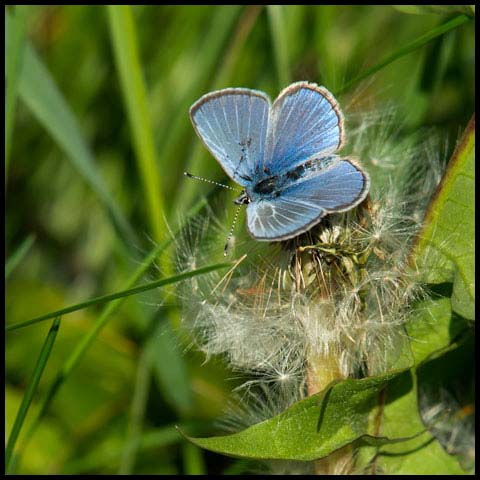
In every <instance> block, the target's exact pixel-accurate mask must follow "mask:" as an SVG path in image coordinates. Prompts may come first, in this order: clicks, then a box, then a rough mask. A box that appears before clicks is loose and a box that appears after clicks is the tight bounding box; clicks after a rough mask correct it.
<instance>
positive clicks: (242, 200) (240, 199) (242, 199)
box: [233, 190, 250, 205]
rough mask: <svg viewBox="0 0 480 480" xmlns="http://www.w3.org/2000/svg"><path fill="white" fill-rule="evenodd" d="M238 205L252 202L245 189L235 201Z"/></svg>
mask: <svg viewBox="0 0 480 480" xmlns="http://www.w3.org/2000/svg"><path fill="white" fill-rule="evenodd" d="M233 203H235V204H236V205H248V204H249V203H250V197H249V196H248V195H247V192H246V191H245V190H243V191H242V193H241V194H240V195H239V196H238V197H237V198H236V199H235V200H234V201H233Z"/></svg>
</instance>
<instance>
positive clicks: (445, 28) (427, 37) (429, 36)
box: [335, 15, 470, 95]
mask: <svg viewBox="0 0 480 480" xmlns="http://www.w3.org/2000/svg"><path fill="white" fill-rule="evenodd" d="M469 20H470V18H469V17H467V16H466V15H459V16H457V17H455V18H453V19H452V20H449V21H448V22H445V23H443V24H442V25H439V26H438V27H435V28H433V29H432V30H430V31H429V32H427V33H425V34H424V35H422V36H420V37H418V38H417V39H416V40H414V41H413V42H411V43H409V44H408V45H405V46H404V47H402V48H400V49H398V50H397V51H396V52H394V53H392V54H391V55H389V56H388V57H387V58H385V59H384V60H382V61H381V62H379V63H377V64H376V65H374V66H373V67H371V68H368V69H367V70H366V71H365V72H363V73H362V74H360V75H358V76H357V77H355V78H354V79H352V80H350V81H349V82H347V83H346V84H345V85H344V86H343V87H342V88H341V89H340V90H338V91H337V92H335V93H336V94H337V95H338V94H341V93H343V92H345V91H346V90H348V89H349V88H350V87H351V86H352V85H355V84H356V83H358V82H360V81H362V80H365V79H366V78H367V77H370V76H371V75H373V74H374V73H377V72H378V71H379V70H381V69H382V68H383V67H386V66H387V65H389V64H390V63H392V62H394V61H395V60H398V59H399V58H401V57H403V56H405V55H408V54H409V53H412V52H413V51H415V50H417V49H418V48H420V47H423V46H424V45H426V44H427V43H429V42H431V41H432V40H433V39H435V38H437V37H439V36H440V35H443V34H444V33H447V32H449V31H450V30H453V29H455V28H457V27H459V26H460V25H463V24H464V23H465V22H467V21H469Z"/></svg>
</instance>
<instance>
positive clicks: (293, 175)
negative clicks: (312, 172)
mask: <svg viewBox="0 0 480 480" xmlns="http://www.w3.org/2000/svg"><path fill="white" fill-rule="evenodd" d="M304 173H305V164H303V165H299V166H298V167H295V168H294V169H293V170H289V171H288V172H287V178H289V179H290V180H298V179H299V178H300V177H302V176H303V174H304Z"/></svg>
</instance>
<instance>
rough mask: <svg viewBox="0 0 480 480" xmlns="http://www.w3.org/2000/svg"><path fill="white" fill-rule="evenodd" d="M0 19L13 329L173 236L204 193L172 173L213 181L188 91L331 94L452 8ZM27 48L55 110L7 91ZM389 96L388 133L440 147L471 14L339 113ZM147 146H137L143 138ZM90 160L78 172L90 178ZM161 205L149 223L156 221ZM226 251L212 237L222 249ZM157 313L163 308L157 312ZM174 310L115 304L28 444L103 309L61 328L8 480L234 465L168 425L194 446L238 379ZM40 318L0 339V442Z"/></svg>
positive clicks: (110, 278) (157, 9) (463, 107)
mask: <svg viewBox="0 0 480 480" xmlns="http://www.w3.org/2000/svg"><path fill="white" fill-rule="evenodd" d="M116 8H118V7H114V8H113V10H115V9H116ZM6 11H7V13H8V16H9V19H10V20H11V24H10V25H9V28H8V30H9V32H10V33H8V32H7V33H8V35H9V38H7V46H8V45H9V46H10V49H7V51H6V60H5V62H6V70H7V76H8V78H7V98H8V102H9V104H8V105H9V107H8V109H6V123H7V124H9V125H10V127H9V128H10V130H9V131H8V132H7V130H6V134H7V133H8V135H9V136H10V137H11V139H10V146H9V152H8V158H9V165H8V170H7V164H6V169H5V172H6V177H7V178H6V182H5V185H6V190H7V193H6V220H5V225H6V235H5V240H6V259H7V261H8V260H9V259H11V258H12V257H13V258H15V264H14V265H13V266H14V267H15V268H11V266H12V264H13V263H11V264H10V268H9V270H8V273H9V278H8V282H7V286H6V321H7V323H8V324H9V323H14V322H19V321H22V320H26V319H29V318H32V317H34V316H37V315H40V314H42V313H45V312H50V311H53V310H57V309H59V308H61V307H62V306H64V305H71V304H74V303H77V302H80V301H82V300H84V299H87V298H90V297H93V296H97V295H103V294H106V293H110V292H114V291H118V290H121V289H123V288H125V284H126V282H127V280H128V279H129V278H130V277H131V275H132V273H133V272H134V271H135V269H136V268H137V266H138V262H139V261H141V259H142V258H143V257H144V256H145V255H146V254H147V252H149V251H150V250H151V249H152V239H155V240H160V239H161V238H159V237H160V235H161V233H163V235H165V236H168V235H167V232H166V231H163V232H161V228H162V227H159V225H163V222H164V221H166V222H167V223H168V224H169V225H175V224H176V223H177V219H178V215H179V214H183V215H185V214H186V212H187V209H188V208H189V207H190V206H192V205H193V203H194V202H195V201H196V200H198V199H199V198H200V196H201V195H202V194H205V193H206V192H208V191H209V188H208V186H206V185H203V184H199V183H197V182H191V181H188V180H187V181H185V179H184V177H183V171H184V170H191V171H192V172H194V173H195V174H198V175H204V176H206V177H208V178H211V179H222V171H221V169H220V168H219V166H218V165H217V163H216V162H215V160H214V159H212V158H211V156H209V154H208V153H207V151H206V149H205V148H203V146H202V145H201V143H200V142H199V140H198V138H197V137H196V135H195V134H194V132H193V129H192V127H191V124H190V120H189V116H188V108H189V106H190V105H191V104H192V103H193V102H194V101H195V100H196V99H197V98H198V97H199V96H201V95H202V94H204V93H206V92H208V91H210V90H213V89H218V88H224V87H232V86H243V87H249V88H255V89H260V90H264V91H266V92H267V93H268V94H270V96H271V97H272V98H275V97H276V95H277V94H278V92H279V90H280V89H281V88H283V87H284V86H286V85H284V82H285V81H290V80H291V81H296V80H309V81H313V82H316V83H319V84H321V85H325V86H326V87H327V88H328V89H330V90H331V91H332V92H334V93H335V92H337V91H340V90H341V89H342V87H343V86H344V85H345V84H346V83H348V82H349V81H351V80H352V79H354V78H355V77H357V76H358V75H360V74H361V73H362V72H364V71H365V70H366V69H367V68H369V67H372V66H374V65H376V64H377V63H379V62H380V61H381V60H382V59H384V58H386V57H388V55H390V54H392V53H393V52H396V51H398V50H400V49H401V48H402V47H404V46H405V45H407V44H409V43H410V42H412V41H413V40H415V39H417V38H418V37H420V36H421V35H423V34H425V33H427V32H428V31H430V30H432V29H434V28H435V27H437V26H438V25H440V24H442V23H444V22H446V21H447V20H448V19H449V18H451V17H450V16H449V15H452V16H455V15H458V14H459V13H461V12H457V11H422V12H412V13H415V14H410V12H406V11H402V9H397V8H394V7H392V6H304V5H298V6H284V7H283V6H282V7H269V8H264V7H261V6H134V7H131V8H128V9H127V11H126V15H131V20H132V25H133V27H132V28H133V29H134V32H133V35H134V39H135V40H134V41H130V43H129V39H128V38H127V36H128V35H130V34H132V32H127V31H125V32H122V30H120V31H117V32H116V33H115V34H112V31H111V30H112V29H113V28H114V27H113V26H112V24H111V23H112V22H113V21H112V18H111V17H110V20H109V15H110V16H112V15H120V12H115V13H113V14H112V12H110V13H109V11H108V10H107V9H105V8H103V7H100V6H28V7H26V6H20V7H6ZM470 13H471V12H470ZM10 20H9V21H10ZM6 21H7V20H6ZM109 22H110V24H109ZM117 27H118V25H117ZM129 28H130V27H129ZM19 29H20V30H19ZM23 35H24V37H25V38H22V36H23ZM10 40H11V41H10ZM130 40H131V39H130ZM115 41H117V42H125V44H126V45H130V47H129V48H134V47H135V45H136V47H137V52H133V53H134V54H137V55H138V63H134V64H131V65H128V64H127V65H123V67H122V68H123V72H122V73H121V74H120V73H119V68H118V65H117V63H116V60H115V48H118V46H119V45H117V46H115V43H114V42H115ZM112 42H113V43H112ZM121 45H123V43H121V44H120V46H121ZM132 45H133V47H132ZM30 48H33V51H34V52H36V55H37V57H38V59H39V61H40V62H41V63H42V64H43V67H44V70H45V71H46V72H47V75H48V76H49V77H50V80H48V79H45V78H30V79H29V81H30V82H31V85H32V88H33V87H35V88H40V87H41V85H42V82H44V83H45V82H47V85H48V88H54V89H56V90H58V92H57V93H58V95H59V98H60V103H58V102H57V103H55V104H52V103H49V102H45V100H46V99H45V98H35V97H33V98H32V97H29V96H28V92H27V93H25V90H24V89H23V90H22V88H23V87H22V74H24V73H25V72H24V70H22V68H23V67H25V63H22V62H24V61H25V57H24V54H25V52H27V51H29V49H30ZM127 53H129V54H131V53H132V52H127ZM17 55H18V56H19V57H18V62H19V63H16V58H15V56H17ZM117 55H118V51H117ZM129 68H130V69H137V70H136V71H134V72H132V71H129ZM12 72H13V73H12ZM34 74H35V71H34ZM36 75H38V70H37V73H36ZM121 75H123V76H125V75H126V76H128V75H132V76H133V77H135V78H137V79H138V78H141V79H142V81H143V84H144V85H143V86H144V89H145V95H146V99H145V105H144V106H139V105H138V104H136V103H135V98H141V95H140V97H135V96H134V95H133V93H134V92H130V91H125V85H127V87H126V88H130V87H128V85H129V84H128V82H125V81H123V82H124V83H123V84H122V81H121ZM50 81H51V83H48V82H50ZM17 82H18V84H17ZM122 85H123V86H122ZM137 86H138V81H137ZM37 91H40V92H41V89H40V90H37ZM11 92H13V93H11ZM129 94H132V95H133V97H132V98H131V99H130V100H128V99H127V98H126V97H127V96H128V95H129ZM9 95H10V97H9ZM30 95H32V93H31V92H30ZM55 98H57V97H55ZM42 101H43V104H42ZM126 101H127V102H129V101H130V103H126ZM32 102H33V103H34V104H35V105H38V104H41V105H43V106H44V107H45V108H48V107H50V108H51V112H50V114H49V115H43V116H42V115H40V114H39V113H38V110H36V109H35V108H34V107H32ZM132 102H133V103H132ZM385 102H392V103H393V104H394V105H395V107H396V109H397V111H396V114H397V116H398V119H399V124H398V125H399V126H398V128H399V132H398V133H399V135H400V136H401V137H402V136H403V137H405V136H408V135H409V134H411V133H412V132H416V131H417V130H418V129H419V128H421V127H425V126H434V127H436V128H437V129H439V131H440V132H441V133H442V135H444V136H445V138H446V139H450V142H449V144H448V148H449V151H450V152H451V151H452V150H453V147H454V142H455V140H456V138H457V136H458V134H459V132H461V131H462V130H463V128H464V127H465V126H466V124H467V122H468V120H469V118H470V116H471V115H472V113H473V109H474V106H473V105H474V22H473V21H470V20H467V21H466V22H465V23H463V24H462V25H459V26H458V28H455V29H453V30H451V31H450V32H448V33H446V34H444V35H440V36H438V37H436V38H435V39H433V40H432V41H430V42H428V43H427V44H425V45H423V46H422V47H421V48H418V49H417V50H415V51H413V52H411V53H409V54H408V55H404V56H402V57H400V58H398V59H396V60H395V61H394V62H392V63H390V64H389V65H387V66H385V67H384V68H382V69H381V70H380V71H378V72H377V73H376V74H375V75H374V76H371V77H369V78H367V79H365V80H364V81H363V82H362V83H360V84H356V85H352V86H351V87H350V88H349V89H348V90H347V91H345V92H344V93H343V94H342V96H341V97H340V103H341V104H342V106H343V105H346V107H345V109H346V113H347V115H348V111H349V110H352V111H362V109H372V108H375V107H376V106H381V105H383V104H385ZM11 105H13V107H12V106H11ZM58 105H60V107H58V108H57V106H58ZM140 107H141V108H144V107H147V109H146V110H145V111H142V112H141V115H138V111H137V112H136V110H135V109H136V108H140ZM59 108H64V109H65V111H69V112H70V114H71V115H72V118H73V119H74V124H73V126H72V125H70V124H69V125H66V123H65V122H64V123H62V121H61V119H62V118H65V117H58V118H60V121H59V120H58V118H57V119H55V115H58V114H59ZM62 115H63V114H62ZM132 121H133V122H145V124H143V123H142V124H134V125H132ZM55 122H57V123H56V124H55ZM129 122H130V123H129ZM67 127H68V128H70V130H69V131H67V130H66V129H67ZM132 128H133V129H134V131H136V132H137V133H135V134H132ZM72 129H73V135H74V136H75V139H77V140H76V141H77V142H80V143H77V149H76V150H75V151H74V153H73V155H72V152H71V151H69V150H68V146H67V147H65V143H66V142H67V143H68V141H69V138H68V137H66V136H64V135H66V134H67V133H70V134H71V133H72ZM52 132H56V133H52ZM142 135H144V139H145V138H147V137H148V135H151V136H152V138H151V141H152V145H153V148H154V152H150V155H151V157H150V160H149V161H147V163H146V164H143V166H142V164H141V163H140V161H141V160H140V159H139V156H141V153H139V148H137V147H136V146H135V142H136V141H137V140H135V138H137V137H138V136H142ZM347 135H348V132H347ZM347 140H348V137H347ZM144 141H145V142H147V149H148V142H149V141H150V140H148V138H147V140H144ZM140 142H141V140H140ZM78 145H80V146H78ZM70 147H71V145H70ZM72 148H73V147H72ZM81 148H85V149H86V150H85V152H88V153H86V154H85V155H83V160H85V157H88V161H89V162H90V163H89V164H88V166H87V167H85V165H86V164H85V163H83V164H82V163H81V162H82V159H80V163H79V161H78V159H77V161H75V160H74V159H72V157H75V155H81V153H82V152H81V151H79V149H81ZM140 149H141V147H140ZM6 154H7V151H6ZM152 158H154V161H153V162H152ZM90 164H91V165H90ZM85 168H89V169H90V168H91V169H92V170H91V171H90V170H89V173H88V174H85ZM82 169H83V170H82ZM142 169H143V170H142ZM148 176H152V178H155V180H156V182H153V185H157V188H158V189H159V191H158V192H157V193H158V202H157V201H156V200H155V199H154V197H152V191H147V190H148V188H151V187H148V186H147V187H145V185H146V179H147V180H148ZM99 185H102V186H100V187H99ZM104 190H105V192H107V193H106V194H105V193H102V192H103V191H104ZM153 193H155V192H153ZM155 204H156V205H157V206H156V207H155V206H154V205H155ZM159 205H161V207H162V215H163V216H164V218H162V219H161V221H159V220H158V219H155V218H152V212H156V211H158V210H155V208H157V209H158V207H159ZM219 205H220V206H222V204H221V203H219ZM112 213H113V215H112ZM232 214H233V209H232V212H227V213H225V212H223V211H220V215H221V216H222V215H223V217H222V218H224V216H225V215H229V216H230V217H231V215H232ZM112 218H114V219H115V218H116V219H117V220H116V221H118V219H119V218H122V219H126V220H125V223H126V224H127V225H128V226H125V225H124V230H130V231H131V232H134V233H131V234H130V236H128V235H127V236H125V235H124V236H122V234H121V228H120V229H119V228H116V226H115V221H112ZM122 221H123V220H120V221H119V222H120V223H121V222H122ZM117 223H118V222H117ZM227 223H228V222H227ZM117 227H118V225H117ZM163 228H165V227H163ZM33 239H34V241H33ZM222 248H223V244H222V243H221V242H220V243H219V252H220V255H221V251H222ZM19 249H20V250H19ZM19 252H20V253H19ZM171 254H172V252H170V255H171ZM169 258H170V260H171V258H172V257H171V256H170V257H169ZM212 263H214V259H212ZM161 267H162V272H161V273H159V272H158V271H157V270H155V269H151V270H150V273H149V275H150V278H151V277H154V278H156V277H158V275H160V274H163V273H167V272H168V271H169V269H171V268H172V267H171V266H168V265H165V264H164V263H161ZM162 301H165V302H166V304H165V305H164V306H163V307H161V308H157V306H159V305H160V303H161V302H162ZM177 307H178V306H177V305H176V300H175V298H174V297H172V296H168V295H165V294H163V293H159V292H154V293H149V294H142V295H140V296H138V297H133V298H130V299H129V300H127V301H126V302H125V303H124V304H123V305H122V307H121V308H119V309H118V310H117V311H116V312H115V313H114V314H113V315H112V317H111V318H110V321H109V323H108V324H107V326H106V327H105V328H104V329H103V330H102V332H101V334H100V335H99V336H98V338H97V339H96V341H95V342H94V343H93V344H92V346H91V347H90V348H89V349H88V351H87V352H86V354H85V356H84V357H83V358H82V359H81V361H80V362H79V364H78V366H77V368H76V369H75V370H74V371H73V372H72V373H71V375H70V376H69V378H66V379H65V382H64V385H63V386H62V387H61V389H59V391H58V393H57V394H56V395H55V397H54V398H53V399H52V403H51V404H50V406H49V408H48V410H47V412H46V415H45V416H44V417H43V418H42V420H41V422H40V424H39V426H38V428H36V429H35V430H34V431H33V434H32V435H30V434H29V433H28V432H29V426H30V425H31V422H32V419H33V417H34V416H35V413H36V412H38V409H39V405H40V403H41V402H42V398H43V395H44V394H45V392H46V391H47V390H48V388H49V385H50V384H51V382H52V381H53V380H54V378H55V376H56V374H57V372H59V371H60V370H61V368H62V367H63V365H64V364H65V362H66V360H67V358H69V355H70V354H71V352H72V351H73V350H74V349H75V347H76V346H77V345H78V343H79V341H80V339H81V338H83V337H84V335H86V334H87V333H88V332H89V331H90V330H91V329H92V325H93V324H94V322H95V320H96V318H97V317H98V315H99V312H100V310H98V309H95V308H91V309H88V310H82V311H80V312H76V313H74V314H71V315H69V316H68V317H66V318H64V319H63V321H62V326H61V329H60V331H59V334H58V336H57V338H56V342H55V345H54V347H53V350H52V353H51V356H50V359H49V361H48V364H47V366H46V368H45V371H44V373H43V376H42V378H41V381H40V384H39V388H38V391H37V395H35V396H34V399H33V405H32V408H31V411H30V412H29V415H28V416H27V420H26V424H25V426H24V428H23V430H22V432H21V434H20V439H19V445H20V446H22V445H27V447H28V448H25V450H24V451H23V453H22V455H21V458H20V460H19V461H18V462H17V465H16V469H17V470H16V471H17V472H18V473H25V474H34V473H35V474H46V473H48V474H52V473H55V474H57V473H117V472H120V471H121V472H123V473H129V472H135V473H155V474H180V473H201V472H208V473H210V474H214V473H222V472H224V471H234V470H235V466H234V465H235V461H234V460H231V459H227V458H226V457H222V456H220V455H216V454H213V453H206V452H202V451H199V450H197V449H196V447H194V446H192V445H187V444H186V443H185V440H184V439H183V438H182V437H181V436H180V435H178V433H177V432H176V431H175V429H174V425H176V424H177V425H180V426H181V427H182V429H185V431H187V432H188V433H189V434H191V435H194V436H199V435H202V436H208V435H211V434H213V433H215V431H216V430H215V426H214V424H213V423H212V420H213V419H215V418H218V417H219V416H221V414H222V412H223V409H224V407H225V404H226V402H227V399H228V395H229V392H230V391H231V389H232V388H233V387H234V386H235V384H236V380H232V374H231V373H230V372H228V371H226V369H225V367H224V365H223V364H222V361H221V359H214V360H212V361H210V362H209V363H207V364H203V361H204V358H203V357H202V355H200V354H198V353H196V352H195V351H194V350H186V351H185V348H184V346H185V345H188V338H186V339H185V338H184V337H183V336H182V337H181V338H180V340H178V335H177V333H178V332H177V329H176V328H175V327H176V325H177V323H178V308H177ZM167 318H168V319H167ZM49 326H50V322H46V323H44V324H37V325H33V326H31V327H28V328H25V329H22V330H19V331H14V332H11V333H9V334H8V335H7V337H6V355H5V359H6V435H7V436H8V434H9V432H10V429H11V427H12V424H13V422H14V419H15V415H16V413H17V411H18V408H19V405H20V402H21V399H22V397H23V393H24V392H25V389H26V385H27V383H28V381H29V379H30V377H31V375H32V372H33V369H34V365H35V361H36V358H37V356H38V353H39V352H40V350H41V348H42V345H43V342H44V341H45V338H46V336H47V333H48V329H49ZM172 327H173V328H172ZM183 335H186V334H185V333H184V334H183ZM166 365H168V366H169V367H171V368H168V369H167V370H168V371H165V366H166ZM27 442H28V444H27ZM227 469H229V470H227Z"/></svg>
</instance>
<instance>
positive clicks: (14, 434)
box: [5, 317, 60, 473]
mask: <svg viewBox="0 0 480 480" xmlns="http://www.w3.org/2000/svg"><path fill="white" fill-rule="evenodd" d="M59 328H60V317H57V318H56V319H55V320H54V321H53V322H52V326H51V327H50V330H49V332H48V335H47V338H46V339H45V343H44V344H43V347H42V350H41V352H40V355H39V356H38V360H37V365H36V366H35V369H34V371H33V375H32V378H31V380H30V382H29V383H28V386H27V389H26V390H25V395H24V396H23V400H22V403H21V405H20V408H19V409H18V413H17V416H16V418H15V422H14V424H13V427H12V431H11V432H10V436H9V438H8V442H7V446H6V448H5V464H6V467H7V468H6V470H7V472H10V473H11V469H12V467H13V460H14V457H13V456H12V454H13V450H14V448H15V443H16V441H17V438H18V435H19V434H20V430H21V428H22V425H23V422H24V420H25V417H26V416H27V412H28V409H29V407H30V404H31V403H32V399H33V395H34V394H35V391H36V389H37V386H38V383H39V382H40V378H41V377H42V373H43V370H44V369H45V366H46V365H47V361H48V358H49V357H50V352H51V351H52V348H53V344H54V343H55V338H56V337H57V333H58V329H59Z"/></svg>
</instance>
